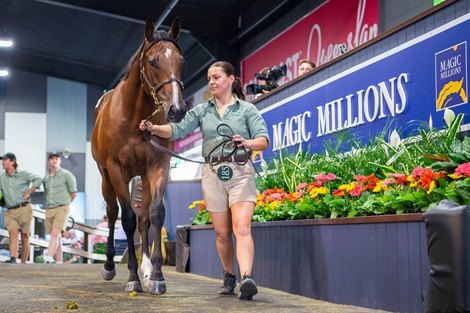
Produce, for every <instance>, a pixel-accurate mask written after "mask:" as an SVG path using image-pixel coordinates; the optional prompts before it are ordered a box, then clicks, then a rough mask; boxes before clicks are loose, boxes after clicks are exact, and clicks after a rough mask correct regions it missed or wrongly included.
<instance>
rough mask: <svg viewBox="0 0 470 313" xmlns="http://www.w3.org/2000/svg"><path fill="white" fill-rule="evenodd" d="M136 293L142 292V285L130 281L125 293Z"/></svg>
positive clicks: (138, 282)
mask: <svg viewBox="0 0 470 313" xmlns="http://www.w3.org/2000/svg"><path fill="white" fill-rule="evenodd" d="M131 291H137V292H142V291H143V290H142V285H141V284H140V281H130V282H128V283H127V284H126V292H131Z"/></svg>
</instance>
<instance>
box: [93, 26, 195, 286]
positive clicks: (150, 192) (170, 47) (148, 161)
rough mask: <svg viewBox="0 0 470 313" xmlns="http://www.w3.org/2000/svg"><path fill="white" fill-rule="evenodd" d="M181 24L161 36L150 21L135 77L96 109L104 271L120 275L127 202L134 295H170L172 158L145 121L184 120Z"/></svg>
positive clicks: (134, 61) (132, 69)
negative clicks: (138, 243) (167, 256)
mask: <svg viewBox="0 0 470 313" xmlns="http://www.w3.org/2000/svg"><path fill="white" fill-rule="evenodd" d="M180 27H181V24H180V21H179V19H178V18H176V19H175V20H174V21H173V23H172V25H171V27H170V29H169V31H168V32H165V31H156V30H155V27H154V23H153V22H152V21H151V20H149V19H148V20H147V21H146V22H145V28H144V34H145V36H144V40H143V42H142V44H141V46H140V47H139V49H138V50H137V52H136V53H135V55H134V56H133V57H132V58H131V60H130V61H129V70H128V72H127V75H125V77H124V78H123V79H122V80H121V81H120V82H119V84H118V85H117V86H116V88H115V89H113V90H111V91H109V92H107V93H106V94H104V95H103V96H102V97H101V99H100V100H99V101H98V104H97V106H96V109H95V126H94V129H93V134H92V140H91V144H92V155H93V158H94V159H95V161H96V163H97V165H98V168H99V171H100V173H101V177H102V193H103V198H104V200H105V201H106V213H107V215H108V219H109V221H108V227H109V237H108V243H107V247H106V262H105V263H104V267H103V269H102V271H101V274H102V276H103V278H104V279H106V280H111V279H113V278H114V276H115V275H116V269H115V264H114V260H113V259H114V255H115V250H114V228H115V223H116V219H117V217H118V213H119V212H118V210H119V207H118V202H119V206H120V207H121V215H122V225H123V229H124V232H125V233H126V236H127V246H128V253H129V263H128V269H129V273H130V274H129V280H128V282H127V284H126V289H125V290H126V292H129V291H138V292H142V291H147V292H149V293H152V294H163V293H164V292H165V291H166V285H165V280H164V278H163V274H162V271H161V267H162V263H163V258H162V251H161V245H160V242H161V230H162V226H163V223H164V220H165V207H164V204H163V195H164V193H165V187H166V183H167V179H168V174H169V165H170V156H169V155H167V154H164V153H162V152H159V151H157V150H155V148H154V147H153V146H152V145H151V144H150V143H149V142H147V141H146V139H145V138H144V135H143V133H142V131H141V130H140V129H139V123H140V121H141V120H143V119H147V118H149V120H150V121H152V123H154V124H165V123H167V122H179V121H181V119H182V118H183V117H184V114H185V111H186V105H185V103H184V100H183V95H182V90H183V83H182V82H181V67H182V62H183V57H182V55H181V51H180V50H179V47H178V45H177V44H176V40H177V38H178V35H179V32H180ZM154 140H157V142H159V144H161V145H162V146H164V147H165V148H167V149H170V150H172V149H173V143H172V142H171V141H169V140H163V139H159V138H154ZM135 176H140V177H141V179H142V206H141V207H134V208H132V207H131V199H130V193H129V182H130V181H131V179H132V178H133V177H135ZM116 198H117V200H116ZM136 217H138V218H136ZM137 220H138V227H139V232H140V235H141V238H142V252H143V255H142V264H141V270H142V273H143V278H144V279H143V286H144V288H142V284H141V282H140V279H139V275H138V273H137V271H138V261H137V258H136V254H135V247H134V233H135V230H136V227H137Z"/></svg>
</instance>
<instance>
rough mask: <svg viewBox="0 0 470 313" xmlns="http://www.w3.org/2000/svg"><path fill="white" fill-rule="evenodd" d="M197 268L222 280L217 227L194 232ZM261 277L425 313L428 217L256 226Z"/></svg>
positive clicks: (330, 296)
mask: <svg viewBox="0 0 470 313" xmlns="http://www.w3.org/2000/svg"><path fill="white" fill-rule="evenodd" d="M189 232H190V233H189V238H190V239H189V241H190V263H189V268H190V272H191V273H195V274H199V275H204V276H209V277H214V278H221V279H222V267H221V264H220V261H219V259H218V256H217V251H216V248H215V235H214V231H213V228H212V226H192V227H191V228H190V231H189ZM252 232H253V238H254V241H255V249H256V252H255V264H254V269H253V274H254V275H255V280H256V282H257V283H258V284H259V285H261V286H265V287H269V288H273V289H278V290H283V291H287V292H290V293H293V294H298V295H302V296H306V297H310V298H314V299H320V300H324V301H329V302H334V303H341V304H352V305H357V306H363V307H369V308H376V309H383V310H387V311H394V312H402V313H403V312H424V307H425V306H424V303H423V302H424V299H425V297H424V295H425V292H426V290H427V284H428V280H429V278H428V275H429V269H430V265H429V260H428V256H427V243H426V229H425V224H424V222H423V221H422V214H403V215H387V216H370V217H358V218H338V219H324V220H298V221H282V222H268V223H254V224H253V229H252Z"/></svg>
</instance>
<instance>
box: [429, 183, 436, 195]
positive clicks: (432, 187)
mask: <svg viewBox="0 0 470 313" xmlns="http://www.w3.org/2000/svg"><path fill="white" fill-rule="evenodd" d="M434 187H436V182H435V181H434V180H433V181H431V183H430V184H429V190H428V194H430V193H431V192H432V190H433V189H434Z"/></svg>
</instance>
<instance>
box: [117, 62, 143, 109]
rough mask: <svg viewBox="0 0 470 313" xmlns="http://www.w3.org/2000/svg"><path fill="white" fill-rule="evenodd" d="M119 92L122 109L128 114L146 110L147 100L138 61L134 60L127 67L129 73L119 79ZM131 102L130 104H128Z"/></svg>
mask: <svg viewBox="0 0 470 313" xmlns="http://www.w3.org/2000/svg"><path fill="white" fill-rule="evenodd" d="M119 87H120V89H121V90H120V92H121V97H122V98H123V105H124V107H125V108H124V109H125V110H126V111H128V113H129V114H132V113H131V112H134V114H136V115H141V114H142V113H145V112H141V111H147V110H146V107H148V104H147V105H146V102H148V96H147V94H146V93H145V91H144V89H143V87H142V82H141V80H140V70H139V62H138V61H137V60H136V61H135V62H134V63H133V64H132V66H131V68H130V69H129V75H128V76H127V77H126V78H125V79H124V80H123V81H121V86H119ZM129 104H131V105H129Z"/></svg>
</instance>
